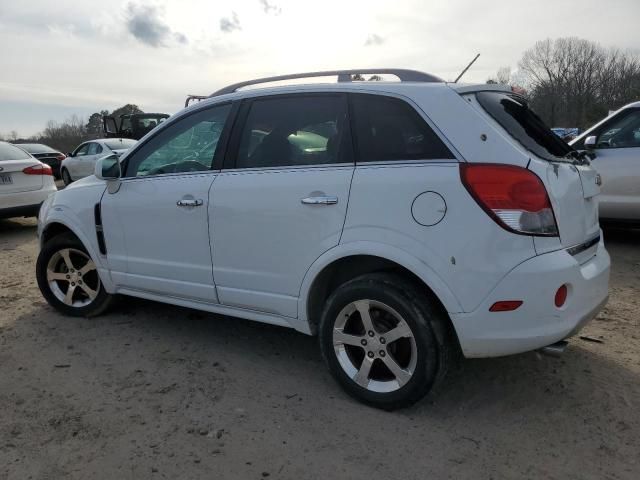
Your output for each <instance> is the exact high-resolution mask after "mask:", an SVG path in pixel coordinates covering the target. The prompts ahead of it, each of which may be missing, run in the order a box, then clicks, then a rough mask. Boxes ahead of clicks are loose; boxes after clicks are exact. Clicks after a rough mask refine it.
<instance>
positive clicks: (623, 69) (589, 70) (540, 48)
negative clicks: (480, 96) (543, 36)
mask: <svg viewBox="0 0 640 480" xmlns="http://www.w3.org/2000/svg"><path fill="white" fill-rule="evenodd" d="M519 68H520V72H521V73H522V74H523V75H524V77H525V78H526V87H527V88H528V90H529V95H530V100H531V103H532V105H533V106H534V108H535V109H536V110H537V111H538V113H539V114H540V115H541V116H542V117H543V118H544V119H545V120H546V121H547V122H548V123H550V124H551V125H552V126H566V127H581V128H584V127H587V126H589V125H590V124H592V123H593V122H595V121H596V120H598V119H599V118H601V117H603V116H604V115H606V113H607V111H608V110H610V109H613V108H618V107H620V106H622V105H624V104H625V103H628V102H630V101H632V100H634V99H637V97H638V95H639V94H640V60H639V58H638V56H637V55H634V54H631V53H623V52H621V51H619V50H615V49H609V50H608V49H605V48H603V47H601V46H600V45H598V44H597V43H594V42H590V41H588V40H583V39H579V38H575V37H569V38H558V39H556V40H551V39H547V40H542V41H540V42H537V43H536V44H535V45H534V46H533V47H532V48H530V49H529V50H527V51H526V52H525V53H524V54H523V56H522V60H521V61H520V63H519Z"/></svg>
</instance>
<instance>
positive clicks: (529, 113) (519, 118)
mask: <svg viewBox="0 0 640 480" xmlns="http://www.w3.org/2000/svg"><path fill="white" fill-rule="evenodd" d="M476 98H477V99H478V103H480V105H481V106H482V108H484V109H485V111H486V112H487V113H488V114H489V115H490V116H491V117H493V119H494V120H495V121H496V122H498V123H499V124H500V126H501V127H502V128H504V129H505V130H506V131H507V133H509V135H511V136H512V137H513V138H514V139H515V140H517V141H518V142H519V143H520V144H521V145H522V146H523V147H525V148H526V149H527V150H529V151H531V152H533V153H534V154H535V155H536V156H538V157H540V158H542V159H545V160H557V159H558V158H562V157H564V156H565V155H567V154H568V153H569V152H570V151H572V150H573V149H572V148H571V147H570V146H569V145H568V144H567V143H566V142H565V141H564V140H562V139H560V138H559V137H558V136H557V135H556V134H555V133H553V132H552V131H551V129H550V128H549V127H548V126H547V125H546V124H545V123H544V122H543V121H542V119H541V118H540V117H538V115H536V113H535V112H534V111H533V110H531V109H530V108H529V106H528V105H527V102H526V100H525V99H524V98H522V97H520V96H519V95H515V94H509V93H506V92H478V93H477V94H476Z"/></svg>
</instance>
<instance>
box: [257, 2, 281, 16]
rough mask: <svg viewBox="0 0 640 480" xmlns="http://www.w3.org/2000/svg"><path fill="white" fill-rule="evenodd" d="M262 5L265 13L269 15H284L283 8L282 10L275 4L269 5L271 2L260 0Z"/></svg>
mask: <svg viewBox="0 0 640 480" xmlns="http://www.w3.org/2000/svg"><path fill="white" fill-rule="evenodd" d="M259 2H260V5H262V9H263V10H264V13H266V14H267V15H268V14H270V13H273V14H274V15H280V14H281V13H282V8H280V7H279V6H278V5H276V4H275V3H269V0H259Z"/></svg>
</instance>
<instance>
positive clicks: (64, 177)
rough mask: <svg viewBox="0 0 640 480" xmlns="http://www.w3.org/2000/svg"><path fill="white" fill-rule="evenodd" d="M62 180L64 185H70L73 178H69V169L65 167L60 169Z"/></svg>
mask: <svg viewBox="0 0 640 480" xmlns="http://www.w3.org/2000/svg"><path fill="white" fill-rule="evenodd" d="M62 181H63V182H64V184H65V186H67V185H70V184H71V182H73V180H71V175H69V171H68V170H67V169H66V168H63V169H62Z"/></svg>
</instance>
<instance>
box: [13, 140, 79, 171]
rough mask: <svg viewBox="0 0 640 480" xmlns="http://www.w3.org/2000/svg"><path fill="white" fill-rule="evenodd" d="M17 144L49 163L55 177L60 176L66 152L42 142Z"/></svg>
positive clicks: (43, 161)
mask: <svg viewBox="0 0 640 480" xmlns="http://www.w3.org/2000/svg"><path fill="white" fill-rule="evenodd" d="M16 145H17V146H18V147H20V148H21V149H23V150H24V151H25V152H27V153H30V154H31V155H32V156H34V157H36V158H37V159H38V160H40V161H41V162H42V163H46V164H47V165H49V166H50V167H51V170H52V171H53V175H54V176H55V178H60V164H61V163H62V160H64V159H65V158H66V157H67V156H66V155H65V154H64V153H62V152H59V151H58V150H56V149H55V148H51V147H50V146H48V145H44V144H42V143H20V144H16Z"/></svg>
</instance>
